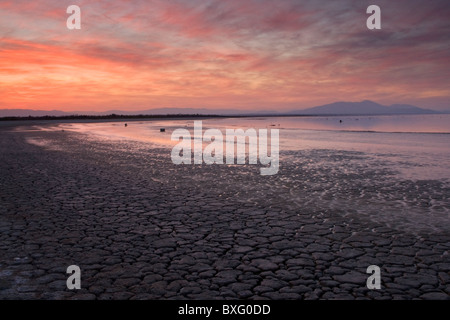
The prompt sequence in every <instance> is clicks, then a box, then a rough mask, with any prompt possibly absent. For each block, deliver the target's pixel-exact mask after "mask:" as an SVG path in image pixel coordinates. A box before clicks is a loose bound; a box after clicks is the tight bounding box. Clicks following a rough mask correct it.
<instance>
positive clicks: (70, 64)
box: [0, 0, 450, 111]
mask: <svg viewBox="0 0 450 320" xmlns="http://www.w3.org/2000/svg"><path fill="white" fill-rule="evenodd" d="M72 4H75V5H78V6H79V7H80V8H81V19H82V20H81V30H68V29H67V28H66V20H67V18H68V16H69V14H67V13H66V9H67V7H68V6H69V5H72ZM371 4H377V5H379V6H380V7H381V18H382V29H381V30H368V29H367V27H366V19H367V18H368V16H369V15H368V14H366V8H367V7H368V6H369V5H371ZM0 35H1V37H0V109H7V108H9V109H12V108H26V109H40V110H52V109H58V110H63V111H74V110H76V111H105V110H111V109H121V110H143V109H151V108H162V107H177V108H180V107H181V108H182V107H189V108H197V107H198V108H211V109H214V108H216V109H217V108H230V109H245V110H292V109H304V108H307V107H312V106H316V105H321V104H326V103H331V102H334V101H361V100H365V99H369V100H373V101H376V102H379V103H383V104H393V103H409V104H414V105H417V106H419V107H425V108H432V109H436V110H444V109H450V1H449V0H442V1H438V0H430V1H416V0H409V1H385V0H371V1H365V0H361V1H354V0H351V1H350V0H349V1H347V0H334V1H329V0H328V1H318V0H310V1H303V0H298V1H294V0H273V1H272V0H271V1H262V0H258V1H256V0H254V1H252V0H218V1H215V0H185V1H182V0H178V1H170V0H158V1H147V0H145V1H144V0H142V1H125V0H121V1H77V0H70V1H64V0H63V1H29V0H27V1H21V0H14V1H2V0H0Z"/></svg>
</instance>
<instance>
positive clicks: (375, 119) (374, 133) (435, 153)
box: [60, 115, 450, 180]
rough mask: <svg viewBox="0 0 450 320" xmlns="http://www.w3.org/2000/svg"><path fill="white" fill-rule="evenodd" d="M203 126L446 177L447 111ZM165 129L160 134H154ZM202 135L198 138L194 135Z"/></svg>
mask: <svg viewBox="0 0 450 320" xmlns="http://www.w3.org/2000/svg"><path fill="white" fill-rule="evenodd" d="M127 123H128V126H127V127H125V126H124V123H123V122H104V123H82V124H79V123H77V124H62V125H60V126H61V127H62V128H63V129H65V130H74V131H78V132H84V133H89V134H91V135H95V136H96V137H102V138H104V139H133V140H139V141H146V142H149V143H152V144H155V145H158V146H165V147H171V146H173V145H174V144H175V143H176V142H173V141H171V140H170V137H171V133H172V131H173V130H175V129H177V128H186V129H188V130H189V131H190V132H191V134H192V135H193V123H194V121H193V120H163V121H131V122H127ZM202 123H203V129H207V128H217V129H220V130H221V131H222V133H223V134H225V129H227V128H230V129H231V128H234V129H236V128H242V129H246V128H254V129H263V128H267V129H279V130H280V154H281V159H283V151H295V150H313V149H329V150H344V151H357V152H364V153H368V154H370V155H372V156H373V157H379V158H380V160H384V161H386V163H387V164H388V163H389V166H392V169H393V170H395V171H398V172H399V174H401V175H402V176H403V177H406V178H408V179H421V180H422V179H449V180H450V165H449V164H450V161H449V159H450V115H399V116H357V117H356V116H342V117H255V118H226V119H206V120H203V121H202ZM162 127H164V128H166V132H165V133H161V132H159V129H160V128H162ZM194 138H198V139H201V137H194Z"/></svg>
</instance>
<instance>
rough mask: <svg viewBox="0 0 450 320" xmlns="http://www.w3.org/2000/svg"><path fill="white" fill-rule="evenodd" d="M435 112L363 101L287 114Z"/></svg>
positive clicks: (406, 105) (409, 106) (331, 104)
mask: <svg viewBox="0 0 450 320" xmlns="http://www.w3.org/2000/svg"><path fill="white" fill-rule="evenodd" d="M437 113H441V112H438V111H435V110H430V109H422V108H419V107H416V106H412V105H409V104H393V105H390V106H384V105H382V104H379V103H376V102H373V101H370V100H364V101H361V102H335V103H330V104H326V105H323V106H318V107H314V108H309V109H304V110H294V111H290V112H288V114H292V115H389V114H437Z"/></svg>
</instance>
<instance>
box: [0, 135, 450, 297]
mask: <svg viewBox="0 0 450 320" xmlns="http://www.w3.org/2000/svg"><path fill="white" fill-rule="evenodd" d="M22 129H23V130H12V129H11V128H0V168H1V175H0V190H1V193H0V298H1V299H415V298H418V299H450V255H449V251H450V218H449V217H450V213H449V207H450V203H449V202H450V201H449V197H448V195H449V194H450V183H449V182H448V181H446V180H444V179H442V180H419V181H412V180H407V179H402V178H399V177H398V176H396V173H395V172H394V171H392V170H391V169H390V168H391V166H390V165H389V163H388V162H386V161H384V160H383V157H382V156H380V157H373V156H371V155H369V154H365V153H361V152H354V151H351V152H350V151H336V150H305V151H289V152H281V159H280V171H279V173H278V174H277V175H275V176H269V177H267V176H261V175H260V174H259V167H258V166H243V165H238V166H237V165H236V166H227V165H212V166H207V165H196V166H187V165H186V166H184V165H181V166H175V165H173V164H172V162H171V160H170V149H163V148H155V147H154V146H151V145H149V144H146V143H143V142H133V141H125V140H124V141H114V142H113V141H101V140H95V139H88V138H87V137H86V136H84V135H83V134H80V133H73V132H61V131H54V132H52V131H40V130H33V128H31V127H29V128H22ZM73 264H76V265H78V266H80V268H81V286H82V289H81V290H77V291H70V290H68V289H67V287H66V279H67V277H68V275H67V274H66V268H67V267H68V266H69V265H73ZM369 265H378V266H379V267H380V268H381V286H382V287H381V290H369V289H367V288H366V280H367V277H368V276H369V274H366V269H367V267H368V266H369Z"/></svg>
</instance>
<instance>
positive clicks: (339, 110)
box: [0, 100, 449, 117]
mask: <svg viewBox="0 0 450 320" xmlns="http://www.w3.org/2000/svg"><path fill="white" fill-rule="evenodd" d="M438 113H449V112H438V111H435V110H431V109H423V108H419V107H416V106H412V105H408V104H393V105H390V106H385V105H382V104H379V103H376V102H373V101H369V100H364V101H361V102H334V103H331V104H326V105H323V106H317V107H313V108H308V109H302V110H291V111H251V112H249V111H245V110H237V109H215V110H211V109H206V108H158V109H148V110H139V111H122V110H108V111H103V112H95V111H73V112H65V111H59V110H51V111H44V110H30V109H0V117H28V116H32V117H41V116H69V115H89V116H102V115H110V114H117V115H166V114H168V115H172V114H202V115H205V114H215V115H227V116H231V115H249V116H265V115H391V114H438Z"/></svg>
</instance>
